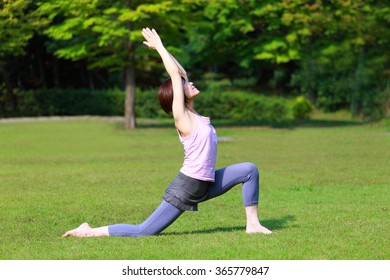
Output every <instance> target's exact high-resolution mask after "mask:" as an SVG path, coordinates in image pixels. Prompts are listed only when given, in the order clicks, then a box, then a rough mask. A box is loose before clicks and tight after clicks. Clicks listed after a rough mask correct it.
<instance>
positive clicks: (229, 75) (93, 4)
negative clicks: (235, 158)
mask: <svg viewBox="0 0 390 280" xmlns="http://www.w3.org/2000/svg"><path fill="white" fill-rule="evenodd" d="M145 26H149V27H154V28H156V29H157V30H158V32H159V34H160V36H161V37H162V39H163V42H164V43H165V45H166V46H167V48H168V49H169V50H170V51H171V52H172V53H173V55H175V56H176V57H177V58H178V60H179V61H180V62H182V64H183V65H184V66H185V68H186V69H187V71H188V72H189V73H190V79H192V80H194V81H195V82H198V84H199V87H200V88H201V89H202V90H203V91H206V92H207V91H209V92H212V91H223V90H228V89H230V90H232V89H235V90H243V91H247V92H252V93H255V94H258V95H260V94H261V95H269V96H286V97H295V96H300V95H304V96H305V97H306V98H307V99H308V100H310V101H311V102H312V103H313V104H314V105H315V106H316V107H317V108H320V109H323V110H326V111H335V110H339V109H348V110H350V112H351V114H353V115H356V116H360V117H362V118H363V119H366V120H378V119H381V118H383V117H385V116H386V114H387V112H388V109H389V100H390V82H389V81H390V1H389V0H280V1H275V0H226V1H223V0H221V1H216V0H209V1H206V0H192V1H190V0H171V1H168V0H153V1H152V0H149V1H148V0H143V1H141V0H133V1H132V0H115V1H114V0H112V1H107V0H80V1H74V0H1V1H0V117H10V116H21V115H23V110H22V109H21V108H22V105H21V104H25V103H23V102H25V101H23V99H24V98H29V97H28V96H32V95H33V93H32V92H37V91H39V90H43V91H44V92H45V94H50V92H51V91H50V89H53V91H52V92H56V91H58V90H59V89H61V90H64V91H65V92H66V90H74V89H84V90H85V89H88V90H90V91H91V92H92V91H95V90H103V89H114V88H116V89H118V88H119V89H122V91H123V98H122V100H123V102H124V105H123V107H124V108H125V109H124V114H125V120H126V127H128V128H129V127H134V126H135V112H136V109H135V106H136V100H135V96H136V91H146V90H148V89H151V88H154V89H155V88H156V87H157V86H158V85H159V84H160V83H161V81H162V80H164V79H165V78H166V76H165V74H164V71H163V65H162V63H161V60H160V59H159V57H158V56H157V55H156V53H153V52H152V51H150V50H148V48H146V47H145V46H144V45H142V41H143V38H142V36H141V32H140V30H141V28H142V27H145ZM54 89H55V90H56V91H55V90H54ZM45 94H43V95H40V96H44V95H45ZM34 96H35V95H34ZM64 96H65V97H64ZM66 96H67V95H66V94H65V95H62V97H61V98H65V99H66ZM42 98H44V97H42ZM30 99H31V98H30ZM48 99H50V98H48ZM29 104H30V103H29Z"/></svg>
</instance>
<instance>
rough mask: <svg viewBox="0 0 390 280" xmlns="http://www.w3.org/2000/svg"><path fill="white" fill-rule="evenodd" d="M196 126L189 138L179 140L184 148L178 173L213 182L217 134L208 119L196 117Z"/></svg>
mask: <svg viewBox="0 0 390 280" xmlns="http://www.w3.org/2000/svg"><path fill="white" fill-rule="evenodd" d="M196 119H197V120H196V126H195V129H194V130H193V131H192V133H191V134H190V136H188V137H187V138H182V137H181V136H180V133H179V138H180V141H181V143H182V144H183V147H184V162H183V166H182V168H181V169H180V172H181V173H183V174H184V175H187V176H189V177H191V178H195V179H198V180H202V181H211V182H214V179H215V162H216V160H217V141H218V139H217V134H216V131H215V128H214V127H213V126H212V125H211V123H210V118H207V117H203V116H200V115H196Z"/></svg>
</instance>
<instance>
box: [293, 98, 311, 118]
mask: <svg viewBox="0 0 390 280" xmlns="http://www.w3.org/2000/svg"><path fill="white" fill-rule="evenodd" d="M292 110H293V116H294V118H295V119H307V118H309V115H310V113H311V112H312V111H313V105H312V104H311V102H310V100H308V99H307V98H306V97H305V96H303V95H301V96H298V97H297V98H296V99H295V101H294V105H293V108H292Z"/></svg>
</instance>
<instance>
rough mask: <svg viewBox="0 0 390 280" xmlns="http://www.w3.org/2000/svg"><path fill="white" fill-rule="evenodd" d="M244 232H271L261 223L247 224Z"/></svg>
mask: <svg viewBox="0 0 390 280" xmlns="http://www.w3.org/2000/svg"><path fill="white" fill-rule="evenodd" d="M246 233H264V234H271V233H272V231H270V230H269V229H268V228H266V227H263V226H262V225H261V224H258V225H247V226H246Z"/></svg>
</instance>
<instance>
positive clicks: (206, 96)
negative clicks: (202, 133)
mask: <svg viewBox="0 0 390 280" xmlns="http://www.w3.org/2000/svg"><path fill="white" fill-rule="evenodd" d="M136 95H137V98H136V115H137V116H138V117H142V118H161V117H167V116H166V114H165V113H164V112H163V110H162V109H161V108H160V105H159V102H158V99H157V91H156V90H154V89H153V90H145V91H140V90H139V91H137V93H136ZM124 98H125V97H124V94H123V92H122V91H121V90H120V89H111V90H88V89H71V90H59V89H44V90H30V91H20V92H19V93H18V100H19V108H18V116H75V115H101V116H116V115H123V110H124V107H123V103H124ZM195 107H196V109H197V110H198V111H199V113H201V114H204V115H206V116H210V117H211V118H213V119H217V120H234V121H258V120H263V121H267V122H279V121H282V120H284V119H286V118H287V113H288V109H287V106H286V105H285V102H284V101H283V100H282V99H281V98H272V97H265V96H259V95H256V94H249V93H245V92H242V91H223V92H207V93H202V94H201V96H200V97H199V98H198V99H197V100H196V101H195ZM5 116H9V115H5Z"/></svg>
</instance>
